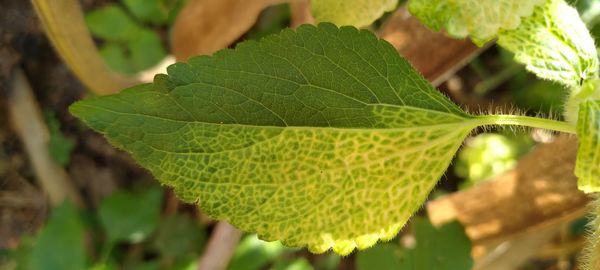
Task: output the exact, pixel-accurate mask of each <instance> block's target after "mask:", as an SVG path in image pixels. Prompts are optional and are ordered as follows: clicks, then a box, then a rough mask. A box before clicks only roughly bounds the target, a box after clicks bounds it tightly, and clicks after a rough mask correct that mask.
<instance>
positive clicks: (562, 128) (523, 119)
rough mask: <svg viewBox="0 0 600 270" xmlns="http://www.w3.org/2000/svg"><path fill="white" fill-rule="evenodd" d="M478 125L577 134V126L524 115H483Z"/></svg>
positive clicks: (477, 119)
mask: <svg viewBox="0 0 600 270" xmlns="http://www.w3.org/2000/svg"><path fill="white" fill-rule="evenodd" d="M475 121H476V122H477V123H478V125H481V126H487V125H500V126H505V125H516V126H526V127H533V128H543V129H548V130H554V131H559V132H564V133H570V134H576V132H575V126H573V125H571V124H569V123H568V122H565V121H557V120H552V119H546V118H539V117H530V116H522V115H508V114H498V115H482V116H479V117H477V118H476V119H475Z"/></svg>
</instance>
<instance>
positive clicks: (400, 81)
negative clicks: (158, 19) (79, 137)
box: [71, 24, 482, 254]
mask: <svg viewBox="0 0 600 270" xmlns="http://www.w3.org/2000/svg"><path fill="white" fill-rule="evenodd" d="M168 72H169V75H159V76H157V77H156V78H155V82H154V84H146V85H140V86H137V87H133V88H131V89H127V90H124V91H122V92H121V93H119V94H116V95H113V96H104V97H97V98H92V99H88V100H85V101H81V102H78V103H76V104H74V105H72V106H71V112H72V113H73V114H74V115H76V116H77V117H79V118H80V119H82V120H83V121H84V122H85V123H87V124H88V125H89V126H91V127H92V128H94V129H95V130H98V131H99V132H102V133H103V134H105V136H106V137H107V138H108V139H109V141H110V142H112V143H113V144H115V145H116V146H117V147H119V148H122V149H125V150H127V151H129V152H131V153H132V154H133V156H134V158H135V159H136V160H137V161H138V162H140V164H141V165H142V166H144V167H145V168H147V169H149V170H150V171H151V172H152V173H153V174H154V176H155V177H156V178H157V179H158V180H160V181H161V182H162V183H164V184H166V185H168V186H171V187H173V188H174V190H175V192H176V194H177V195H178V196H179V197H180V198H181V199H183V200H184V201H187V202H196V203H198V204H199V205H200V207H201V208H202V209H204V210H205V211H206V212H207V213H208V214H209V215H210V216H211V217H213V218H216V219H226V220H228V221H230V222H231V223H232V224H234V225H236V226H237V227H239V228H241V229H243V230H246V231H252V232H257V233H258V234H259V236H260V237H261V238H262V239H266V240H281V241H282V242H283V243H284V244H285V245H288V246H293V247H299V246H304V245H308V246H309V249H310V250H311V251H313V252H319V253H320V252H325V251H326V250H328V249H329V248H331V247H333V249H334V251H336V252H337V253H340V254H348V253H349V252H351V251H352V250H353V249H354V248H355V247H358V248H367V247H370V246H372V245H373V244H375V242H376V241H377V240H378V239H391V238H393V237H394V236H395V235H396V233H397V232H398V230H399V229H400V228H401V227H402V226H403V225H404V223H405V222H406V221H407V219H408V218H409V217H410V216H411V215H412V213H413V212H414V211H416V210H417V209H418V208H419V207H420V205H421V204H422V203H423V201H424V200H425V198H426V197H427V195H428V194H429V192H430V190H431V189H432V188H433V187H434V186H435V183H436V182H437V181H438V179H439V177H440V176H441V175H442V173H443V172H444V171H445V169H446V167H447V166H448V164H449V163H450V161H451V159H452V157H453V155H454V153H455V152H456V150H457V148H458V147H459V146H460V145H461V143H462V141H463V139H464V138H465V137H466V135H467V134H468V133H469V132H470V131H471V130H472V129H473V128H474V127H475V126H478V125H479V124H481V123H482V121H480V119H478V118H475V117H473V116H471V115H469V114H467V113H465V112H463V111H462V110H461V109H460V108H458V107H457V106H456V105H455V104H454V103H452V102H451V101H450V100H448V99H447V98H446V97H444V96H443V95H442V94H441V93H440V92H438V91H436V90H435V89H434V88H432V87H431V86H430V85H429V84H428V83H427V82H426V81H425V80H424V79H423V78H422V77H421V76H420V75H419V74H418V73H417V72H416V71H415V70H414V69H413V68H412V67H411V66H410V64H409V63H408V62H407V61H406V60H405V59H403V58H401V57H400V56H399V55H398V53H397V52H396V50H395V49H394V47H392V46H391V45H390V44H389V43H387V42H385V41H383V40H379V39H377V38H376V37H375V36H374V35H373V34H372V33H371V32H369V31H365V30H363V31H359V30H357V29H356V28H353V27H342V28H337V27H335V26H334V25H332V24H320V25H319V26H318V27H315V26H309V25H305V26H302V27H300V28H298V29H297V31H296V32H294V31H292V30H284V31H283V32H281V34H279V35H274V36H270V37H267V38H264V39H262V40H261V41H260V42H255V41H248V42H244V43H242V44H240V45H239V46H238V47H237V48H236V49H235V50H223V51H220V52H218V53H216V54H215V55H213V56H201V57H196V58H192V59H190V60H189V62H188V63H178V64H175V65H173V66H171V67H169V69H168ZM140 207H143V206H140ZM128 209H129V208H128ZM131 209H134V208H133V207H132V208H131Z"/></svg>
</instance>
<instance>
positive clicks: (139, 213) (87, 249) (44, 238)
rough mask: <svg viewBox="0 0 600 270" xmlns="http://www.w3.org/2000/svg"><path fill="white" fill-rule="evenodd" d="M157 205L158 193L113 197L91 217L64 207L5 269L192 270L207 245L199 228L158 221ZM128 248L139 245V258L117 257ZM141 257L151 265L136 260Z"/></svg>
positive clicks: (185, 221)
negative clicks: (148, 258) (146, 255)
mask: <svg viewBox="0 0 600 270" xmlns="http://www.w3.org/2000/svg"><path fill="white" fill-rule="evenodd" d="M161 203H162V193H161V190H160V189H159V188H157V187H154V188H151V189H148V190H142V191H136V192H124V191H119V192H115V193H113V194H112V195H110V196H109V197H107V198H105V199H104V200H103V201H102V202H101V204H100V206H99V208H98V211H97V213H92V214H88V213H86V214H85V215H84V214H83V213H80V210H78V209H77V208H76V206H74V205H73V204H72V203H70V202H69V201H65V202H63V203H62V204H61V205H59V206H58V207H56V208H54V209H53V211H52V215H51V216H50V218H49V219H48V221H47V223H46V224H45V225H44V227H43V228H42V229H41V230H40V231H39V232H38V233H37V234H36V235H35V237H24V238H23V239H22V240H21V243H20V245H19V248H18V249H17V250H14V251H11V252H10V253H9V254H8V258H9V259H10V260H11V261H13V262H14V264H13V266H12V267H11V266H8V267H7V268H3V269H57V270H58V269H122V268H127V269H167V268H168V269H190V266H192V267H191V268H194V267H193V266H194V265H195V262H196V260H197V256H198V254H199V253H200V251H201V250H202V248H203V245H204V242H205V235H204V234H205V232H204V230H203V228H202V227H201V226H200V225H199V224H198V223H197V222H195V221H194V220H192V219H191V218H190V217H189V216H187V215H185V214H171V215H168V216H166V217H165V218H164V219H161V218H160V212H161V211H160V210H161V209H160V208H161ZM92 233H93V234H92ZM180 235H185V237H180ZM86 236H87V237H86ZM89 236H93V237H92V238H90V237H89ZM102 236H103V237H102ZM126 245H138V246H139V247H140V250H141V251H142V252H140V253H139V254H137V255H134V256H131V254H130V255H129V256H123V255H122V254H123V252H115V250H119V249H121V248H123V246H126ZM144 254H151V255H152V257H153V259H152V260H144V259H143V258H139V256H140V255H144ZM0 257H1V256H0ZM2 266H5V265H2Z"/></svg>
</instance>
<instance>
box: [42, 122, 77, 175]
mask: <svg viewBox="0 0 600 270" xmlns="http://www.w3.org/2000/svg"><path fill="white" fill-rule="evenodd" d="M46 123H47V124H48V130H49V132H50V141H48V154H50V157H51V158H52V160H54V161H55V162H56V163H57V164H59V165H61V166H66V165H68V164H69V161H70V160H71V151H73V148H74V147H75V143H73V141H72V140H70V139H68V138H66V137H65V135H63V133H62V131H60V122H59V121H58V119H57V118H56V115H54V113H53V112H47V113H46Z"/></svg>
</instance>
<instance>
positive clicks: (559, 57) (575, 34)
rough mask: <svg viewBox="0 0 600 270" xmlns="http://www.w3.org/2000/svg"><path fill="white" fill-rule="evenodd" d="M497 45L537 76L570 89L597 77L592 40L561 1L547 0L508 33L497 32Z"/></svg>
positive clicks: (573, 12) (575, 12)
mask: <svg viewBox="0 0 600 270" xmlns="http://www.w3.org/2000/svg"><path fill="white" fill-rule="evenodd" d="M498 44H500V46H502V47H504V48H506V49H508V50H510V51H512V52H513V53H514V54H515V59H516V60H517V61H518V62H521V63H523V64H525V65H526V67H527V69H528V70H529V71H531V72H533V73H535V74H536V75H537V76H538V77H540V78H543V79H548V80H553V81H556V82H559V83H562V84H564V85H567V86H570V87H579V86H580V85H581V83H582V82H583V81H586V80H588V79H590V78H595V77H597V76H598V57H597V52H596V47H595V45H594V40H593V39H592V37H591V36H590V34H589V32H588V30H587V28H586V27H585V24H584V23H583V22H582V21H581V19H580V18H579V14H578V13H577V11H576V10H575V9H574V8H572V7H570V6H569V5H568V4H567V3H565V2H564V1H563V0H548V1H546V4H544V5H542V6H539V7H537V8H536V9H535V11H534V13H533V15H532V16H530V17H527V18H523V19H522V23H521V25H520V26H519V27H518V28H517V29H514V30H511V31H500V33H499V34H498Z"/></svg>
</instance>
